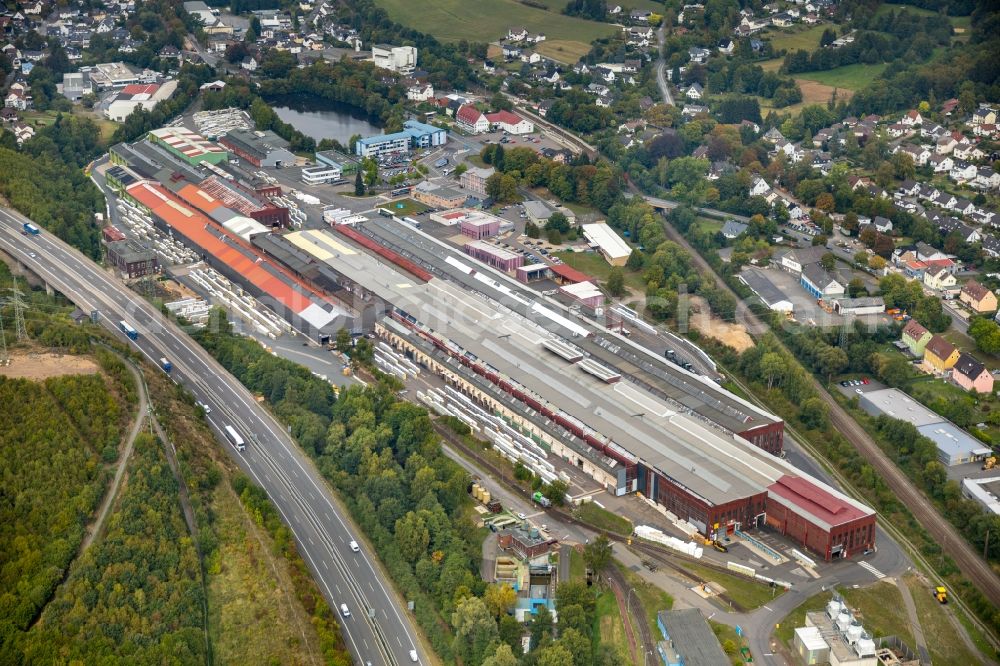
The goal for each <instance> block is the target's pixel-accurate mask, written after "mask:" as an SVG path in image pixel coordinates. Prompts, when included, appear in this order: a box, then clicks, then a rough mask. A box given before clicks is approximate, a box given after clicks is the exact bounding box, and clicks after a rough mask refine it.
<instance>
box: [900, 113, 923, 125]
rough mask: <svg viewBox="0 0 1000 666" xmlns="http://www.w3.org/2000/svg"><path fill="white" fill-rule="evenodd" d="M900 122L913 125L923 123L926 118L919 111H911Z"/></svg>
mask: <svg viewBox="0 0 1000 666" xmlns="http://www.w3.org/2000/svg"><path fill="white" fill-rule="evenodd" d="M899 122H900V123H901V124H903V125H909V126H911V127H912V126H913V125H923V124H924V119H923V118H922V117H921V116H920V112H919V111H909V112H908V113H907V114H906V115H905V116H903V117H902V119H900V121H899Z"/></svg>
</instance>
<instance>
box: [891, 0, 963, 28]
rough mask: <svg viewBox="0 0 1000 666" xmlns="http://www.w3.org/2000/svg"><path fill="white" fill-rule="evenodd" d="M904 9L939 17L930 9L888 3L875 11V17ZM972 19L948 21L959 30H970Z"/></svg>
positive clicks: (952, 17)
mask: <svg viewBox="0 0 1000 666" xmlns="http://www.w3.org/2000/svg"><path fill="white" fill-rule="evenodd" d="M904 9H905V10H906V11H908V12H910V13H911V14H916V15H917V16H937V15H938V13H937V12H935V11H931V10H929V9H921V8H919V7H913V6H910V5H897V4H893V3H891V2H886V3H884V4H882V5H879V8H878V9H877V10H876V11H875V15H876V16H881V15H882V14H886V13H888V12H891V11H897V12H898V11H902V10H904ZM971 19H972V17H971V16H949V17H948V20H949V21H951V24H952V25H953V26H954V27H955V28H958V29H959V30H962V29H968V27H969V24H970V22H971Z"/></svg>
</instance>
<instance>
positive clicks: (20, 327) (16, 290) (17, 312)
mask: <svg viewBox="0 0 1000 666" xmlns="http://www.w3.org/2000/svg"><path fill="white" fill-rule="evenodd" d="M11 292H12V293H13V296H11V303H13V305H14V335H15V337H16V338H17V340H18V341H21V340H25V339H27V337H28V329H27V328H25V326H24V310H25V308H26V307H27V306H25V304H24V298H23V294H22V293H21V288H20V287H19V286H18V284H17V276H14V287H13V288H12V289H11Z"/></svg>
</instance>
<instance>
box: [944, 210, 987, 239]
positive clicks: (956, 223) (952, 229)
mask: <svg viewBox="0 0 1000 666" xmlns="http://www.w3.org/2000/svg"><path fill="white" fill-rule="evenodd" d="M937 227H938V229H939V230H940V231H941V233H942V234H943V235H945V236H950V235H951V234H957V235H958V237H959V238H960V239H961V240H962V242H963V243H976V242H978V241H979V239H980V238H981V236H980V234H979V230H978V229H975V228H973V227H970V226H969V225H967V224H965V223H963V222H962V221H961V220H957V219H955V218H954V217H947V216H943V217H941V218H939V219H938V220H937Z"/></svg>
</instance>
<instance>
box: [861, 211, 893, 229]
mask: <svg viewBox="0 0 1000 666" xmlns="http://www.w3.org/2000/svg"><path fill="white" fill-rule="evenodd" d="M869 224H871V225H873V226H874V227H875V230H876V231H878V232H879V233H883V234H887V233H889V232H890V231H892V220H890V219H889V218H887V217H882V216H881V215H876V216H875V219H874V220H871V219H868V218H865V221H864V222H862V221H861V218H859V219H858V226H867V225H869Z"/></svg>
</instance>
